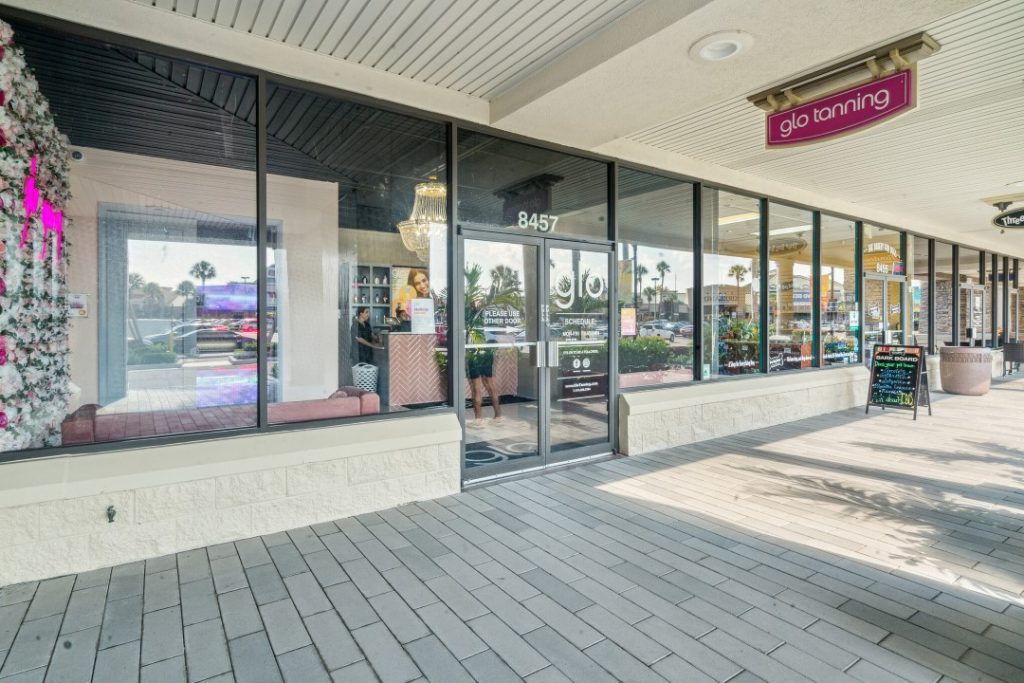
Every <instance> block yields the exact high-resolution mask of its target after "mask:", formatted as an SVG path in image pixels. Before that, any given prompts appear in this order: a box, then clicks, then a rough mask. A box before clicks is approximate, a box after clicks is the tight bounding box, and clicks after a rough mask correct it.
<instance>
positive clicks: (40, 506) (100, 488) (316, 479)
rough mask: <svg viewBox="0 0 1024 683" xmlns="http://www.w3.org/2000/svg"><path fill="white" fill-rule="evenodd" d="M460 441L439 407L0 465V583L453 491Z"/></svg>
mask: <svg viewBox="0 0 1024 683" xmlns="http://www.w3.org/2000/svg"><path fill="white" fill-rule="evenodd" d="M395 432H401V433H402V434H408V435H415V436H398V437H396V436H393V434H394V433H395ZM460 439H461V430H460V428H459V423H458V420H457V419H456V418H455V416H454V415H436V416H429V417H417V418H406V419H404V420H402V421H401V424H400V429H399V428H397V427H396V423H395V422H394V421H377V422H371V423H366V424H362V425H346V426H342V427H326V428H323V429H312V430H306V431H299V432H279V433H274V434H265V435H259V436H247V437H239V438H235V439H221V440H217V441H209V442H198V443H190V444H179V445H174V446H162V447H153V448H146V449H133V450H123V451H115V452H106V453H100V454H95V455H77V456H66V457H60V458H54V459H49V460H39V461H28V462H20V463H9V464H6V465H0V585H6V584H9V583H16V582H20V581H28V580H34V579H41V578H46V577H51V576H58V575H61V574H68V573H73V572H82V571H87V570H90V569H95V568H99V567H106V566H110V565H116V564H120V563H124V562H132V561H136V560H141V559H144V558H148V557H155V556H159V555H165V554H168V553H175V552H180V551H182V550H188V549H191V548H198V547H202V546H206V545H211V544H215V543H222V542H227V541H234V540H237V539H240V538H247V537H250V536H255V535H260V534H268V533H272V532H275V531H282V530H285V529H292V528H295V527H299V526H305V525H308V524H314V523H317V522H325V521H328V520H333V519H338V518H341V517H348V516H351V515H356V514H361V513H364V512H370V511H374V510H381V509H384V508H388V507H393V506H395V505H401V504H403V503H408V502H411V501H415V500H426V499H430V498H438V497H441V496H446V495H450V494H452V493H456V492H458V491H459V489H460V486H461V471H460V462H459V458H460V446H459V442H460ZM109 505H113V506H114V507H115V510H116V513H117V514H116V516H115V518H114V521H113V523H110V522H108V521H107V514H106V510H107V507H108V506H109Z"/></svg>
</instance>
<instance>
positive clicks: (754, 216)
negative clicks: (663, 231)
mask: <svg viewBox="0 0 1024 683" xmlns="http://www.w3.org/2000/svg"><path fill="white" fill-rule="evenodd" d="M702 203H703V208H702V213H701V215H702V217H703V221H704V225H703V228H702V239H703V249H704V263H703V273H704V282H703V287H702V289H703V291H702V294H701V300H702V309H703V328H704V340H703V342H704V343H703V346H704V368H703V372H704V376H705V377H719V376H732V375H745V374H750V373H756V372H760V369H761V363H760V350H759V349H760V346H759V343H760V333H761V331H760V323H761V320H760V317H761V316H760V307H761V297H760V277H761V271H760V244H761V238H760V221H761V212H760V202H759V201H758V200H757V199H756V198H754V197H746V196H743V195H738V194H733V193H731V192H724V191H722V190H715V189H712V188H705V190H704V192H703V199H702Z"/></svg>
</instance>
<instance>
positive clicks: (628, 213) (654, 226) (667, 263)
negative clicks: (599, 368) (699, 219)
mask: <svg viewBox="0 0 1024 683" xmlns="http://www.w3.org/2000/svg"><path fill="white" fill-rule="evenodd" d="M618 194H619V201H618V210H617V217H618V230H619V235H618V237H619V239H618V263H619V272H618V284H619V320H620V325H619V327H620V331H621V335H620V338H619V386H621V387H623V388H628V387H635V386H645V385H653V384H665V383H672V382H685V381H689V380H692V379H693V315H694V307H695V306H696V305H697V304H696V302H695V301H694V292H693V185H691V184H690V183H686V182H682V181H679V180H673V179H671V178H665V177H662V176H657V175H652V174H650V173H644V172H642V171H634V170H631V169H625V168H624V169H621V170H620V171H619V187H618Z"/></svg>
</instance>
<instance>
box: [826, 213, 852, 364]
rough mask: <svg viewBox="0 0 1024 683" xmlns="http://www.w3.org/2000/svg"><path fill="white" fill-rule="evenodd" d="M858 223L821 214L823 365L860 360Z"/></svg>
mask: <svg viewBox="0 0 1024 683" xmlns="http://www.w3.org/2000/svg"><path fill="white" fill-rule="evenodd" d="M856 233H857V226H856V224H855V223H854V222H853V221H851V220H847V219H845V218H836V217H835V216H829V215H827V214H822V216H821V290H820V291H821V302H820V305H821V346H822V348H821V359H822V365H842V364H846V363H856V362H858V361H859V360H860V348H859V347H858V342H857V338H858V334H857V333H858V327H859V326H860V320H859V319H858V311H857V272H856V251H857V243H856Z"/></svg>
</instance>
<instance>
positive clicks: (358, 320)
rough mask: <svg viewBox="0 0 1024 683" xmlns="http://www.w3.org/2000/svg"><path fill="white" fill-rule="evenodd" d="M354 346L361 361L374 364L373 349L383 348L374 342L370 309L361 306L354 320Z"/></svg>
mask: <svg viewBox="0 0 1024 683" xmlns="http://www.w3.org/2000/svg"><path fill="white" fill-rule="evenodd" d="M352 346H353V351H354V352H355V353H353V354H352V356H353V358H357V359H358V361H357V362H359V363H369V364H371V365H372V364H373V350H374V349H380V348H383V347H381V346H377V345H376V344H374V343H373V327H371V326H370V309H369V308H368V307H367V306H360V307H359V308H357V309H356V317H355V318H354V319H353V320H352Z"/></svg>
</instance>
